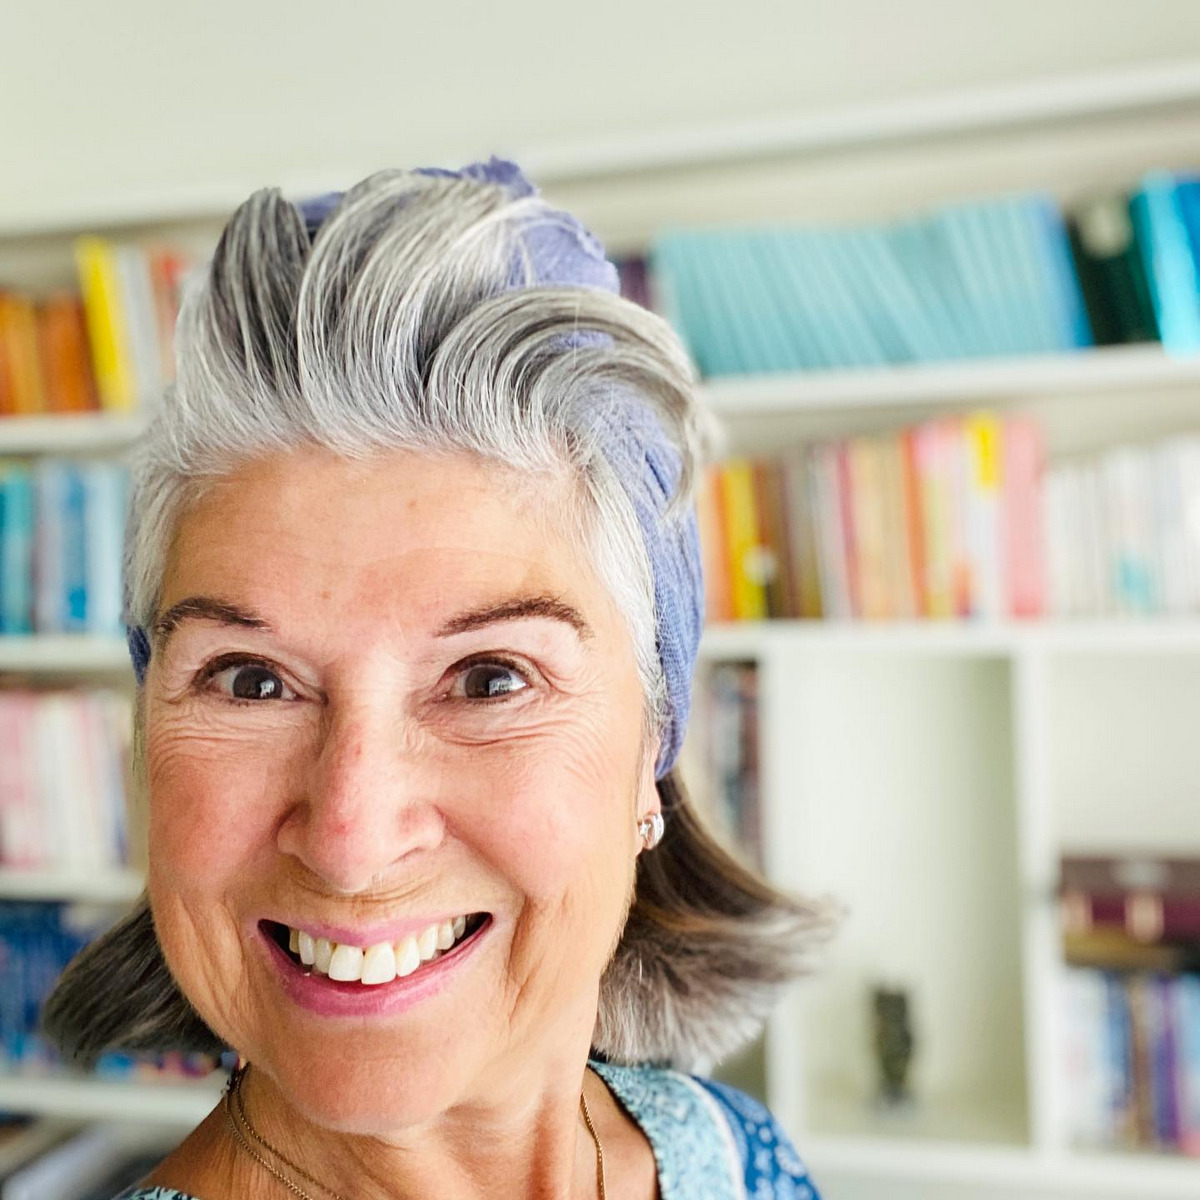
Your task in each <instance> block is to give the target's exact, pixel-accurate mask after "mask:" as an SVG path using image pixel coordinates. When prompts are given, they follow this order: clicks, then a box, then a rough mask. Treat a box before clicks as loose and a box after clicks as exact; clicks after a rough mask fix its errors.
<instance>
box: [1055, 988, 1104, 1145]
mask: <svg viewBox="0 0 1200 1200" xmlns="http://www.w3.org/2000/svg"><path fill="white" fill-rule="evenodd" d="M1062 995H1063V1001H1064V1012H1063V1033H1064V1042H1063V1071H1064V1084H1065V1093H1066V1099H1067V1114H1066V1116H1067V1123H1068V1128H1067V1134H1068V1137H1069V1139H1070V1141H1071V1143H1072V1144H1074V1145H1078V1146H1086V1147H1098V1146H1103V1145H1105V1144H1107V1143H1108V1141H1109V1137H1110V1131H1111V1125H1112V1118H1111V1113H1110V1111H1109V1109H1110V1103H1109V1089H1110V1086H1111V1085H1110V1080H1109V1071H1108V1064H1107V1059H1106V1055H1105V1041H1106V1039H1107V1037H1108V993H1107V987H1106V984H1105V981H1104V976H1103V975H1102V974H1101V972H1099V971H1096V970H1092V969H1089V968H1083V967H1069V968H1067V969H1066V971H1064V972H1063V989H1062Z"/></svg>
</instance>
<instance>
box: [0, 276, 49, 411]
mask: <svg viewBox="0 0 1200 1200" xmlns="http://www.w3.org/2000/svg"><path fill="white" fill-rule="evenodd" d="M0 305H2V306H3V307H4V310H5V311H4V319H3V320H0V339H2V340H3V345H2V346H0V357H4V358H7V359H8V371H9V383H10V385H11V387H12V411H13V414H14V415H16V416H28V415H30V414H32V413H43V412H45V411H46V391H45V386H44V384H43V381H42V365H41V361H40V357H39V355H38V335H37V313H36V312H35V310H34V307H33V301H32V300H31V299H30V298H29V297H28V296H22V295H19V294H17V293H15V292H10V293H8V294H6V295H4V296H0Z"/></svg>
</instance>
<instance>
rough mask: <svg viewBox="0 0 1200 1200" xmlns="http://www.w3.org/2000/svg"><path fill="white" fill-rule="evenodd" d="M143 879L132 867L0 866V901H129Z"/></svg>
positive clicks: (137, 891) (116, 902) (131, 900)
mask: <svg viewBox="0 0 1200 1200" xmlns="http://www.w3.org/2000/svg"><path fill="white" fill-rule="evenodd" d="M144 886H145V881H144V879H143V878H142V876H141V874H140V873H139V872H137V871H133V870H124V871H122V870H101V871H91V870H89V871H82V870H38V871H33V870H22V869H19V868H16V867H0V900H85V901H94V902H96V903H99V904H127V903H132V902H133V901H134V900H136V899H137V898H138V896H139V895H141V891H142V888H143V887H144Z"/></svg>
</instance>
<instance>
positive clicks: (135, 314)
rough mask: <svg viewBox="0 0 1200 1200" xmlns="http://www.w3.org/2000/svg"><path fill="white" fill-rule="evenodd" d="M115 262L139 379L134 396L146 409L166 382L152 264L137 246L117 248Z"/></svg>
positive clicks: (135, 369) (136, 373)
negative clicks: (155, 305)
mask: <svg viewBox="0 0 1200 1200" xmlns="http://www.w3.org/2000/svg"><path fill="white" fill-rule="evenodd" d="M114 258H115V260H116V265H117V273H118V275H119V276H120V280H121V297H122V301H123V303H124V307H125V325H126V328H127V329H128V331H129V350H130V358H131V359H132V362H133V373H134V377H135V379H136V385H135V389H134V394H135V395H136V396H137V404H138V406H139V407H145V406H149V405H152V404H153V403H154V402H155V401H156V400H157V399H158V395H159V393H160V392H161V391H162V388H163V382H164V381H163V375H162V357H161V350H160V346H159V340H158V313H157V312H156V310H155V307H154V285H153V283H152V281H151V279H150V262H149V259H148V257H147V255H146V252H145V251H144V250H143V249H142V248H141V247H140V246H135V245H124V246H117V247H116V248H115V252H114Z"/></svg>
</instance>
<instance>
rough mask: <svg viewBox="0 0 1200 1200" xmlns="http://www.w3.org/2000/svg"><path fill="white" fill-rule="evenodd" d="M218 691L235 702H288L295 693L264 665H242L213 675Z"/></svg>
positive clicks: (226, 668) (252, 663) (227, 668)
mask: <svg viewBox="0 0 1200 1200" xmlns="http://www.w3.org/2000/svg"><path fill="white" fill-rule="evenodd" d="M212 679H213V681H214V682H215V683H216V686H217V690H218V691H220V692H222V693H223V694H225V695H226V696H228V697H229V698H230V699H233V700H288V699H294V698H295V696H294V693H292V692H291V689H290V688H288V686H287V685H286V684H285V683H284V682H283V680H282V679H281V678H280V677H279V675H278V674H277V673H276V672H275V671H272V670H271V668H270V667H268V666H266V665H264V664H263V663H254V662H251V663H240V664H235V665H233V666H228V667H225V668H224V669H223V670H219V671H216V672H214V673H213V675H212Z"/></svg>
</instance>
